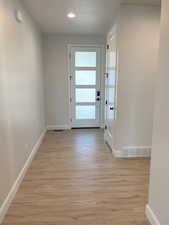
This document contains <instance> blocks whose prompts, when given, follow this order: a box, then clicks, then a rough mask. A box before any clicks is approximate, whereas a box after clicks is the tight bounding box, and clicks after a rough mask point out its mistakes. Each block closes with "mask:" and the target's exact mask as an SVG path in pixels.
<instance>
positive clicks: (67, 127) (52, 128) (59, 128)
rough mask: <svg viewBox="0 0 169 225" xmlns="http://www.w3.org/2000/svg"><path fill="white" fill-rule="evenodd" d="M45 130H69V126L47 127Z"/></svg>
mask: <svg viewBox="0 0 169 225" xmlns="http://www.w3.org/2000/svg"><path fill="white" fill-rule="evenodd" d="M47 130H70V126H69V125H48V126H47Z"/></svg>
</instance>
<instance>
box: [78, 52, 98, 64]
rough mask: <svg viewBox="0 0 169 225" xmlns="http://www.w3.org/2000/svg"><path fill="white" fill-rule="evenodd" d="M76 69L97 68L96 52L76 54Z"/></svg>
mask: <svg viewBox="0 0 169 225" xmlns="http://www.w3.org/2000/svg"><path fill="white" fill-rule="evenodd" d="M75 67H96V52H75Z"/></svg>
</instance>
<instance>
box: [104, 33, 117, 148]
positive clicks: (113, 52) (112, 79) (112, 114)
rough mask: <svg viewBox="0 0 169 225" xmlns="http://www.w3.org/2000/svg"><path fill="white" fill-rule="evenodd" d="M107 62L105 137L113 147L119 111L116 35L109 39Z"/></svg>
mask: <svg viewBox="0 0 169 225" xmlns="http://www.w3.org/2000/svg"><path fill="white" fill-rule="evenodd" d="M106 64H107V66H106V67H107V73H106V82H105V88H106V106H105V125H106V129H105V139H106V141H107V142H108V144H109V145H110V147H111V148H112V149H113V148H114V135H115V122H116V113H117V46H116V37H115V36H113V37H112V38H111V39H110V40H109V41H108V45H107V63H106Z"/></svg>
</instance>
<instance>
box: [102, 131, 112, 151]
mask: <svg viewBox="0 0 169 225" xmlns="http://www.w3.org/2000/svg"><path fill="white" fill-rule="evenodd" d="M104 140H105V142H106V143H107V144H108V146H109V147H110V148H111V150H112V151H113V148H114V146H113V137H112V135H111V134H110V132H109V131H108V130H106V131H105V133H104Z"/></svg>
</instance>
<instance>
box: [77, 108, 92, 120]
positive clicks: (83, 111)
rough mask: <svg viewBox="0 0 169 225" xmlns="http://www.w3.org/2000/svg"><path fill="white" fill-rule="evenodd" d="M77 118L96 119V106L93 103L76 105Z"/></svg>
mask: <svg viewBox="0 0 169 225" xmlns="http://www.w3.org/2000/svg"><path fill="white" fill-rule="evenodd" d="M76 119H77V120H91V119H96V107H95V106H93V105H90V106H82V105H81V106H76Z"/></svg>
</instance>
